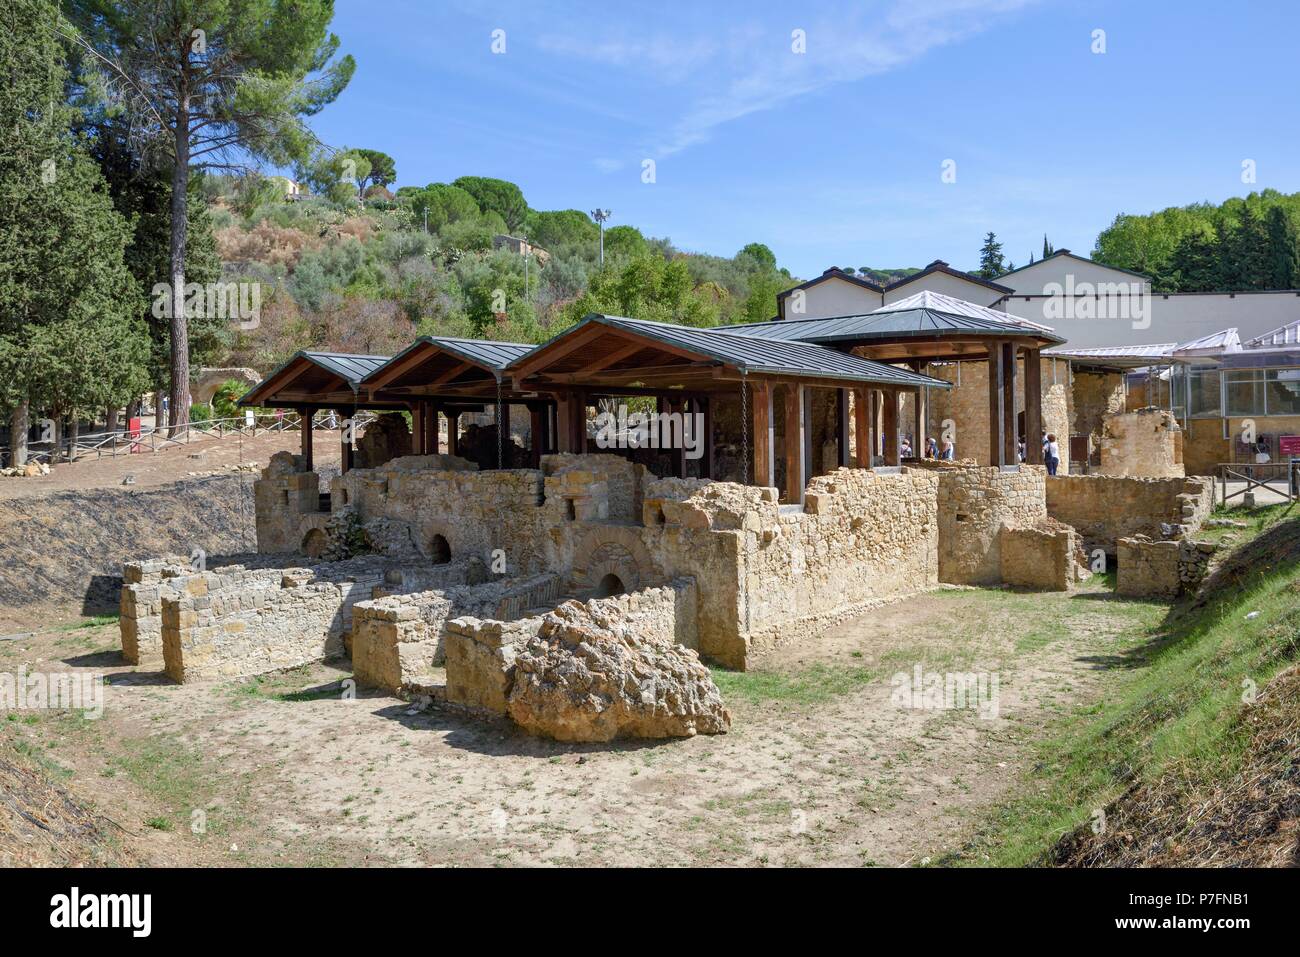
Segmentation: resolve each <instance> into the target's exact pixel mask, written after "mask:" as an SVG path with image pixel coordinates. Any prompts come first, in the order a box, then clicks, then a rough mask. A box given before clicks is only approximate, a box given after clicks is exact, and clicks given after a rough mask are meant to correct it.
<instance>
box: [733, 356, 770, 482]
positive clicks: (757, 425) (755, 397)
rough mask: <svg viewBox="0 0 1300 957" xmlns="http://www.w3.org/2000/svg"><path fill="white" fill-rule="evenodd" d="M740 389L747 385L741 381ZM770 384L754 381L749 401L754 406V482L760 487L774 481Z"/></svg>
mask: <svg viewBox="0 0 1300 957" xmlns="http://www.w3.org/2000/svg"><path fill="white" fill-rule="evenodd" d="M740 387H741V388H742V389H744V388H747V386H746V385H745V384H744V383H743V382H742V383H741V386H740ZM772 391H773V390H772V386H771V385H770V384H768V383H766V382H756V383H754V388H753V390H752V394H751V395H750V402H751V403H752V405H753V407H754V431H753V440H754V442H753V445H754V464H753V470H754V471H753V476H754V484H755V485H757V486H759V487H760V488H770V487H771V486H772V485H773V484H775V483H774V481H773V478H772V476H773V475H774V474H775V473H774V471H773V465H774V463H773V446H774V442H773V426H774V425H775V419H774V417H773V415H772Z"/></svg>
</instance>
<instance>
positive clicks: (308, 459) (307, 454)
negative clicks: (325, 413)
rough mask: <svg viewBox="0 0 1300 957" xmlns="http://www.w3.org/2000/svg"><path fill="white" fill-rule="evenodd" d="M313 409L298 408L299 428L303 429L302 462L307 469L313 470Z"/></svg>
mask: <svg viewBox="0 0 1300 957" xmlns="http://www.w3.org/2000/svg"><path fill="white" fill-rule="evenodd" d="M312 415H313V413H312V410H311V409H306V408H300V409H298V419H299V422H298V428H299V429H301V430H302V437H301V443H302V462H303V466H304V468H305V469H306V471H308V472H310V471H311V470H312V467H313V466H312V447H311V439H312V435H311V419H312Z"/></svg>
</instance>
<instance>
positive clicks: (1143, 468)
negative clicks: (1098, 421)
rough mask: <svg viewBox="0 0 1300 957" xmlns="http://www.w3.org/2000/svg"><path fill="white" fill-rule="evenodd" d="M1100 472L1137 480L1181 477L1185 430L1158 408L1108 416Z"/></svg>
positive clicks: (1182, 472)
mask: <svg viewBox="0 0 1300 957" xmlns="http://www.w3.org/2000/svg"><path fill="white" fill-rule="evenodd" d="M1098 471H1099V472H1100V473H1101V474H1103V475H1127V476H1132V477H1135V478H1182V477H1183V475H1184V474H1185V473H1184V471H1183V430H1182V429H1181V428H1179V425H1178V420H1177V419H1175V418H1174V416H1173V413H1171V412H1166V411H1165V410H1163V409H1156V408H1145V409H1138V410H1137V411H1136V412H1124V413H1120V414H1118V415H1108V416H1106V418H1105V419H1104V420H1103V422H1102V436H1101V466H1100V468H1099V469H1098Z"/></svg>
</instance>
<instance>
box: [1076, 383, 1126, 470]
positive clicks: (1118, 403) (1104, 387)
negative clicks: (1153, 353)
mask: <svg viewBox="0 0 1300 957" xmlns="http://www.w3.org/2000/svg"><path fill="white" fill-rule="evenodd" d="M1071 395H1072V396H1073V399H1074V402H1073V409H1072V415H1071V419H1070V434H1071V435H1086V436H1088V445H1089V448H1090V449H1093V450H1097V449H1100V448H1101V434H1102V420H1103V419H1105V418H1106V416H1108V415H1115V414H1116V413H1119V412H1123V411H1124V408H1125V397H1124V376H1123V374H1122V373H1119V372H1080V371H1078V370H1076V371H1075V373H1074V388H1073V390H1072V392H1071Z"/></svg>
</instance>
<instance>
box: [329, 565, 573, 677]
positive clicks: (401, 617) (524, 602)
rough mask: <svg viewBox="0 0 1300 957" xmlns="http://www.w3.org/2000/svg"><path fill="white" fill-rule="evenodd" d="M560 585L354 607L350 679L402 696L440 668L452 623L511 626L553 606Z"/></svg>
mask: <svg viewBox="0 0 1300 957" xmlns="http://www.w3.org/2000/svg"><path fill="white" fill-rule="evenodd" d="M562 584H563V580H562V579H561V577H560V576H558V575H536V576H531V577H527V578H522V579H508V580H505V581H496V582H485V583H483V584H480V585H459V586H453V587H447V588H441V589H435V590H430V591H424V592H417V593H413V594H406V595H391V596H386V597H383V598H377V599H374V600H373V601H361V602H358V603H357V604H356V605H355V606H353V608H352V619H353V628H352V633H353V634H352V669H353V673H354V674H355V675H356V679H357V681H358V682H360V683H362V684H366V685H371V686H373V687H377V688H383V689H385V690H388V691H392V692H397V691H401V690H402V689H403V688H406V687H408V686H409V685H411V684H412V683H414V682H417V681H418V680H420V679H422V678H424V677H425V676H426V675H427V674H428V672H429V671H430V669H432V668H434V667H438V666H440V665H442V664H443V663H444V661H445V656H446V645H445V641H446V638H447V635H448V633H449V632H448V629H447V623H448V621H450V620H451V619H453V618H461V617H465V616H469V617H484V618H491V619H494V620H497V621H510V620H512V619H515V618H519V617H521V616H522V615H523V613H524V612H525V611H527V610H530V609H535V608H538V607H539V606H550V605H554V604H555V603H556V602H557V601H558V600H559V599H560V595H561V592H562Z"/></svg>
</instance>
